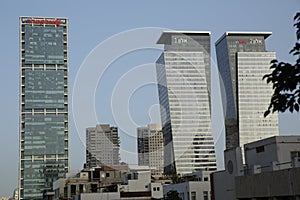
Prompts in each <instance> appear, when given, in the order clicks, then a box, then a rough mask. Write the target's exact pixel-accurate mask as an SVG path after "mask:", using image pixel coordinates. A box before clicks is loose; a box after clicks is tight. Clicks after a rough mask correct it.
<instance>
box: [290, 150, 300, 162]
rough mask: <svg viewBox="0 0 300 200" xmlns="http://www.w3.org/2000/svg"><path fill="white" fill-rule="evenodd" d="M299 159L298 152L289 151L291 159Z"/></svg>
mask: <svg viewBox="0 0 300 200" xmlns="http://www.w3.org/2000/svg"><path fill="white" fill-rule="evenodd" d="M297 157H298V158H300V151H291V159H292V160H294V158H297Z"/></svg>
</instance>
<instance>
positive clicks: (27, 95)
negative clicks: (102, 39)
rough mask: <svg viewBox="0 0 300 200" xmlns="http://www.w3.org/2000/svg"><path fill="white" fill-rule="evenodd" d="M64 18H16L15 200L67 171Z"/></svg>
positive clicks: (35, 193) (39, 193)
mask: <svg viewBox="0 0 300 200" xmlns="http://www.w3.org/2000/svg"><path fill="white" fill-rule="evenodd" d="M68 107H69V104H68V19H66V18H45V17H20V127H19V130H20V137H19V140H20V148H19V149H20V152H19V155H20V160H19V162H20V163H19V190H20V199H26V200H28V199H42V198H43V195H45V194H46V193H47V192H49V191H51V189H52V182H53V181H55V180H56V179H57V178H60V177H63V176H64V175H65V173H66V172H68V171H69V108H68Z"/></svg>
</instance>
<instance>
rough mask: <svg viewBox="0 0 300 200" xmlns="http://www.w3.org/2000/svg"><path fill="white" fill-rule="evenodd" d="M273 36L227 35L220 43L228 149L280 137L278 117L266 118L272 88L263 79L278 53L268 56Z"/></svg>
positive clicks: (248, 33)
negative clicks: (268, 44) (268, 48)
mask: <svg viewBox="0 0 300 200" xmlns="http://www.w3.org/2000/svg"><path fill="white" fill-rule="evenodd" d="M271 34H272V33H270V32H226V33H225V34H224V35H223V36H222V37H221V38H220V39H219V40H218V41H217V42H216V51H217V61H218V68H219V72H220V74H221V78H222V79H221V81H223V83H224V89H225V94H224V95H222V102H223V109H224V117H225V129H226V149H230V148H235V147H238V146H241V147H243V145H244V144H246V143H249V142H253V141H256V140H259V139H263V138H267V137H270V136H273V135H278V115H277V113H273V114H272V115H269V116H268V117H266V118H264V111H265V110H266V109H267V108H268V105H269V103H270V98H271V96H272V93H273V91H272V86H271V85H268V84H267V83H266V82H265V80H262V77H263V76H264V75H265V74H268V73H270V69H269V67H270V61H271V60H273V59H275V58H276V55H275V52H267V51H266V45H265V39H266V38H267V37H269V36H270V35H271Z"/></svg>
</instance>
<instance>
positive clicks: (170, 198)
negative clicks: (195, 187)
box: [165, 190, 182, 200]
mask: <svg viewBox="0 0 300 200" xmlns="http://www.w3.org/2000/svg"><path fill="white" fill-rule="evenodd" d="M165 200H182V199H181V198H180V197H179V193H178V192H177V191H176V190H170V191H169V192H168V193H167V196H166V197H165Z"/></svg>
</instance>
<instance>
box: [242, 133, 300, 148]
mask: <svg viewBox="0 0 300 200" xmlns="http://www.w3.org/2000/svg"><path fill="white" fill-rule="evenodd" d="M276 143H277V144H278V143H299V145H300V136H299V135H288V136H273V137H269V138H265V139H262V140H258V141H255V142H250V143H247V144H245V145H244V146H245V149H253V148H256V147H259V146H265V145H269V144H276Z"/></svg>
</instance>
